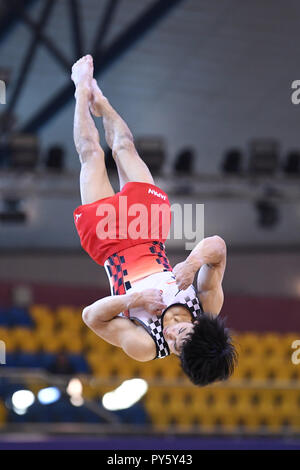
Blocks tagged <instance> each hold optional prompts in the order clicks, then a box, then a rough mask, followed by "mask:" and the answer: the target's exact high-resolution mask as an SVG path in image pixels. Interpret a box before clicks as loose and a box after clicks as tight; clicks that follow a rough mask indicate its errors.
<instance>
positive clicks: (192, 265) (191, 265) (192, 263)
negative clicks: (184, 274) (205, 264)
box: [185, 257, 201, 275]
mask: <svg viewBox="0 0 300 470" xmlns="http://www.w3.org/2000/svg"><path fill="white" fill-rule="evenodd" d="M185 265H186V267H187V269H188V270H189V271H190V272H191V273H193V274H194V275H195V274H196V272H197V271H198V269H199V268H200V266H201V263H200V262H199V260H197V259H195V258H193V257H190V258H189V257H188V258H187V259H186V260H185Z"/></svg>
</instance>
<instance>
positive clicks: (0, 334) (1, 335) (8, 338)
mask: <svg viewBox="0 0 300 470" xmlns="http://www.w3.org/2000/svg"><path fill="white" fill-rule="evenodd" d="M0 340H1V341H4V343H5V351H6V352H8V353H10V352H13V351H14V350H15V348H16V340H15V336H14V334H13V333H12V330H11V329H10V328H3V327H0Z"/></svg>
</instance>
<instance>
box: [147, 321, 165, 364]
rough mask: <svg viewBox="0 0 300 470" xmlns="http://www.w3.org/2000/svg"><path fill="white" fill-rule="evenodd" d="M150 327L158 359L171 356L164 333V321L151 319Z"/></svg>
mask: <svg viewBox="0 0 300 470" xmlns="http://www.w3.org/2000/svg"><path fill="white" fill-rule="evenodd" d="M148 327H149V329H150V334H151V336H152V338H153V339H154V341H155V344H156V349H157V354H156V359H163V358H164V357H166V356H169V354H170V350H169V346H168V343H167V342H166V340H165V338H164V335H163V332H162V321H161V319H160V318H156V319H154V318H150V319H149V320H148Z"/></svg>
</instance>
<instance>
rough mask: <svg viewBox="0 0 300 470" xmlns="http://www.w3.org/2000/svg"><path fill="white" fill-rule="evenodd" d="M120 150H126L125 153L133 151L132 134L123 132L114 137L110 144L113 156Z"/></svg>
mask: <svg viewBox="0 0 300 470" xmlns="http://www.w3.org/2000/svg"><path fill="white" fill-rule="evenodd" d="M122 151H126V152H127V153H131V152H135V146H134V141H133V137H132V135H130V134H125V135H122V136H120V137H118V138H117V139H115V141H114V143H113V146H112V154H113V157H116V156H117V155H118V154H119V153H120V152H122Z"/></svg>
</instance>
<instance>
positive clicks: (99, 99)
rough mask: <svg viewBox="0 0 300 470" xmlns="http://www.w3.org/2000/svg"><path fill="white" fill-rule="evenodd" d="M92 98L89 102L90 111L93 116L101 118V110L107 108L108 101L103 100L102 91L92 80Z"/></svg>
mask: <svg viewBox="0 0 300 470" xmlns="http://www.w3.org/2000/svg"><path fill="white" fill-rule="evenodd" d="M91 89H92V98H91V102H90V110H91V112H92V113H93V114H94V116H97V117H100V116H103V110H104V108H105V107H107V105H108V104H109V103H108V99H107V98H105V96H104V95H103V93H102V91H101V90H100V88H99V86H98V84H97V80H95V79H94V78H93V80H92V86H91Z"/></svg>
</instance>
